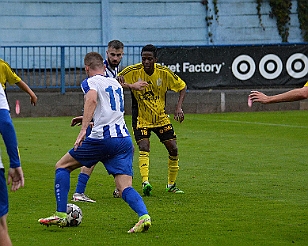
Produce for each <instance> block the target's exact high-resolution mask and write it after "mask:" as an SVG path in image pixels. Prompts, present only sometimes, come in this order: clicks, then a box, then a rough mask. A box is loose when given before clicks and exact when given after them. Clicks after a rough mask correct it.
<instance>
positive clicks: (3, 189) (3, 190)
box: [0, 168, 9, 217]
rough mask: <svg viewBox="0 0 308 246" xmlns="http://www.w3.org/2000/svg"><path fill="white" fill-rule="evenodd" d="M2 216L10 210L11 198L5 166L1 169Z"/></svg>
mask: <svg viewBox="0 0 308 246" xmlns="http://www.w3.org/2000/svg"><path fill="white" fill-rule="evenodd" d="M0 194H1V196H0V217H2V216H3V215H6V214H7V213H8V212H9V198H8V192H7V186H6V180H5V176H4V168H1V169H0Z"/></svg>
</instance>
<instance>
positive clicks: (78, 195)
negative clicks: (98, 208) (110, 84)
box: [71, 40, 124, 202]
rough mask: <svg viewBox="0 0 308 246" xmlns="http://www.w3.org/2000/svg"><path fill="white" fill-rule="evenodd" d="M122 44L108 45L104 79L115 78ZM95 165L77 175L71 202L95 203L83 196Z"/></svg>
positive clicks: (78, 119)
mask: <svg viewBox="0 0 308 246" xmlns="http://www.w3.org/2000/svg"><path fill="white" fill-rule="evenodd" d="M123 49H124V44H123V43H122V42H121V41H119V40H112V41H110V42H109V43H108V48H107V51H106V56H107V59H105V60H104V64H105V68H106V69H105V77H109V78H116V77H117V74H118V71H119V64H120V62H121V60H122V57H123V55H124V52H123ZM81 122H82V116H78V117H75V118H73V119H72V122H71V126H75V125H76V124H81ZM90 132H91V127H89V128H88V133H87V134H90ZM94 167H95V165H93V166H92V167H91V168H88V167H85V166H84V167H82V168H81V170H80V173H79V175H78V182H77V185H76V189H75V192H74V194H73V198H72V201H75V202H77V201H80V202H96V201H95V200H93V199H91V198H90V197H88V196H87V195H86V194H85V190H86V186H87V183H88V181H89V179H90V176H91V174H92V172H93V169H94ZM113 196H114V197H117V198H119V193H118V191H117V189H115V191H114V193H113Z"/></svg>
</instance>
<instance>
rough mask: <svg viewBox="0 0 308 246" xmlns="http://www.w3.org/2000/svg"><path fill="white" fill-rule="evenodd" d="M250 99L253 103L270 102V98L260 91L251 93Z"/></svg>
mask: <svg viewBox="0 0 308 246" xmlns="http://www.w3.org/2000/svg"><path fill="white" fill-rule="evenodd" d="M249 98H250V99H251V100H252V101H253V102H259V103H267V101H268V96H267V95H265V94H264V93H262V92H259V91H251V93H250V94H249Z"/></svg>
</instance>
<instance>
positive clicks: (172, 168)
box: [168, 156, 180, 185]
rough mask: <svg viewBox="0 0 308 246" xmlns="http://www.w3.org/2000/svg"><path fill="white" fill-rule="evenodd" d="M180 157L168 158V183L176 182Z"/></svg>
mask: <svg viewBox="0 0 308 246" xmlns="http://www.w3.org/2000/svg"><path fill="white" fill-rule="evenodd" d="M179 169H180V167H179V159H178V156H169V159H168V185H173V184H174V183H175V180H176V177H177V176H178V172H179Z"/></svg>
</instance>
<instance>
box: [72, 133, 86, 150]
mask: <svg viewBox="0 0 308 246" xmlns="http://www.w3.org/2000/svg"><path fill="white" fill-rule="evenodd" d="M85 137H86V130H82V129H81V130H80V132H79V134H78V136H77V139H76V141H75V143H74V150H76V149H77V148H78V147H79V146H81V145H82V142H83V140H84V139H85Z"/></svg>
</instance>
